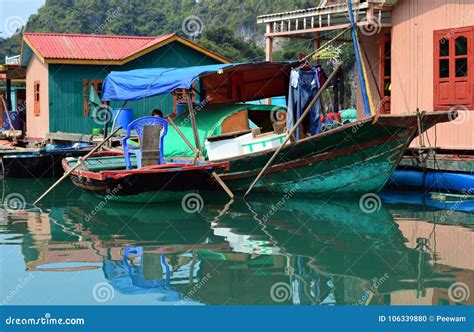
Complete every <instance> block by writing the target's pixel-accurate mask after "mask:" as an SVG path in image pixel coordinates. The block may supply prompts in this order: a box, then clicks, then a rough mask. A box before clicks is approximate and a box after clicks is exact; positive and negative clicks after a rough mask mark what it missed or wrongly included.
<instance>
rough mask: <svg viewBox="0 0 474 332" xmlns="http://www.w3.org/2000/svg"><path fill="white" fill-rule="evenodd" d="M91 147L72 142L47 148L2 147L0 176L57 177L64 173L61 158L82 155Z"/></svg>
mask: <svg viewBox="0 0 474 332" xmlns="http://www.w3.org/2000/svg"><path fill="white" fill-rule="evenodd" d="M92 148H93V145H92V144H85V143H74V144H67V145H53V146H51V147H50V148H47V149H46V148H22V149H15V148H12V149H3V150H0V172H1V173H0V178H2V179H4V178H35V179H40V178H57V177H60V176H61V175H62V174H63V173H64V171H63V168H62V165H61V160H62V159H63V158H67V157H80V156H83V155H85V154H87V153H88V152H89V151H91V149H92Z"/></svg>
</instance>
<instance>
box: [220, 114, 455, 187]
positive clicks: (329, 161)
mask: <svg viewBox="0 0 474 332" xmlns="http://www.w3.org/2000/svg"><path fill="white" fill-rule="evenodd" d="M449 120H450V116H449V114H448V113H447V112H439V113H430V114H428V115H426V116H425V117H424V118H422V119H421V125H422V128H423V130H427V129H428V128H430V127H432V126H433V125H435V124H436V123H439V122H446V121H449ZM417 135H418V118H417V116H416V115H406V116H377V117H371V118H367V119H364V120H362V121H359V122H356V123H353V124H351V125H347V126H344V127H340V128H337V129H334V130H331V131H329V132H325V133H322V134H319V135H316V136H313V137H310V138H306V139H303V140H301V141H299V142H297V143H292V144H288V145H287V146H285V147H284V148H283V149H282V150H281V152H280V154H279V156H278V157H277V158H276V160H275V163H274V164H273V165H272V166H271V167H269V168H268V170H267V171H266V172H265V175H264V176H263V177H262V179H261V180H260V181H259V182H258V183H257V184H256V186H255V188H254V191H255V192H259V191H260V192H270V193H288V192H292V194H294V195H299V194H301V195H326V194H331V193H334V194H338V195H352V194H363V193H367V192H378V191H380V190H381V189H382V188H383V187H384V185H385V184H386V183H387V181H388V179H389V178H390V176H391V174H392V173H393V172H394V171H395V169H396V167H397V165H398V163H399V162H400V160H401V158H402V156H403V154H404V152H405V151H406V149H407V148H408V146H409V145H410V143H411V142H412V140H413V139H414V138H415V137H416V136H417ZM273 153H274V150H273V151H266V152H265V153H259V154H254V155H251V156H246V157H241V158H237V159H230V160H226V161H229V163H230V168H229V172H227V173H225V174H222V179H223V180H224V181H225V182H226V184H227V185H228V186H229V187H230V188H231V189H232V190H234V191H243V190H247V189H248V188H249V186H250V185H251V183H252V182H253V180H254V179H255V177H256V176H257V175H258V174H259V172H260V171H261V170H262V169H263V168H264V167H265V165H266V163H267V162H268V160H269V159H270V158H271V156H272V155H273Z"/></svg>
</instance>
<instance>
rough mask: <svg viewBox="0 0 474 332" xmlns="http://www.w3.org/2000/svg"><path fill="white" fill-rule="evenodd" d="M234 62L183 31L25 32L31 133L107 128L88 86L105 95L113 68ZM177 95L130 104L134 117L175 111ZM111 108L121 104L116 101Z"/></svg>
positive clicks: (37, 135)
mask: <svg viewBox="0 0 474 332" xmlns="http://www.w3.org/2000/svg"><path fill="white" fill-rule="evenodd" d="M228 62H229V60H228V59H226V58H224V57H222V56H220V55H218V54H216V53H214V52H212V51H210V50H208V49H206V48H203V47H201V46H199V45H197V44H195V43H193V42H191V41H189V40H187V39H185V38H182V37H180V36H178V35H177V34H168V35H163V36H156V37H137V36H112V35H86V34H57V33H31V32H26V33H24V35H23V42H22V49H21V65H22V66H24V67H26V100H27V103H26V104H27V107H26V108H27V111H26V123H27V136H28V137H30V138H44V137H45V136H46V134H47V133H49V132H57V131H61V132H65V133H82V134H90V133H91V131H92V129H93V128H101V127H103V123H102V122H103V119H98V118H97V116H96V114H94V112H93V111H94V110H91V109H89V108H90V107H89V103H88V96H87V91H88V86H90V85H92V86H93V87H94V88H95V90H96V92H97V93H98V95H99V97H100V96H101V89H102V82H103V79H104V78H105V77H106V76H107V74H109V73H110V72H111V71H124V70H131V69H139V68H151V67H186V66H194V65H196V66H197V65H210V64H218V63H228ZM180 98H181V97H180V96H179V94H175V96H174V97H173V96H163V97H154V98H148V99H146V100H142V101H139V102H132V103H129V104H128V106H127V107H129V108H131V109H132V110H133V117H134V118H138V117H141V116H144V115H149V114H150V112H151V110H153V109H155V108H158V109H161V110H162V111H163V112H164V113H165V114H168V113H172V112H173V111H175V107H176V106H175V105H176V103H177V102H178V101H179V100H180ZM111 107H112V108H114V107H117V108H118V107H119V105H118V104H113V103H112V104H111Z"/></svg>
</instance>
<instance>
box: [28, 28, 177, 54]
mask: <svg viewBox="0 0 474 332" xmlns="http://www.w3.org/2000/svg"><path fill="white" fill-rule="evenodd" d="M23 36H24V38H25V39H26V40H27V41H28V43H29V45H30V46H31V47H33V48H34V49H35V50H36V51H37V52H38V53H39V54H40V55H41V56H42V57H43V58H45V59H69V60H106V61H107V60H110V61H120V60H123V59H126V58H128V57H130V56H132V55H133V54H136V53H138V52H140V51H142V50H145V49H147V48H149V47H151V46H153V45H155V44H158V43H160V42H163V41H165V40H166V39H169V38H171V37H173V36H175V34H167V35H163V36H156V37H136V36H112V35H86V34H59V33H41V32H40V33H37V32H35V33H33V32H25V33H24V35H23Z"/></svg>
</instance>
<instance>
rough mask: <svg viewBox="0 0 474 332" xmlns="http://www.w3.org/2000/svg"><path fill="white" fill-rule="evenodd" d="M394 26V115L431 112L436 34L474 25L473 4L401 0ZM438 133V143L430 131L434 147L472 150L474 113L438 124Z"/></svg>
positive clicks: (470, 1)
mask: <svg viewBox="0 0 474 332" xmlns="http://www.w3.org/2000/svg"><path fill="white" fill-rule="evenodd" d="M392 24H393V28H392V109H391V111H392V114H401V113H407V112H410V113H413V112H416V109H417V108H419V109H420V110H422V111H423V110H424V111H432V110H433V101H434V97H433V95H434V92H433V91H434V86H433V85H434V83H433V82H434V76H433V75H434V74H433V71H434V70H433V54H434V53H433V49H434V46H433V31H434V30H441V29H456V28H460V27H463V26H473V25H474V1H473V0H456V1H454V0H434V1H414V0H400V1H398V3H397V5H396V6H395V7H394V9H393V12H392ZM473 69H474V68H470V69H469V70H473ZM436 133H437V135H436V140H435V136H434V134H435V129H431V130H430V131H429V138H430V141H431V144H432V145H434V144H436V146H438V147H443V148H460V149H473V148H474V110H467V111H461V112H460V116H459V118H458V120H456V121H455V122H454V123H453V122H451V123H446V124H439V125H437V126H436ZM414 144H418V140H415V142H414ZM426 144H427V142H425V145H426Z"/></svg>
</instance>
